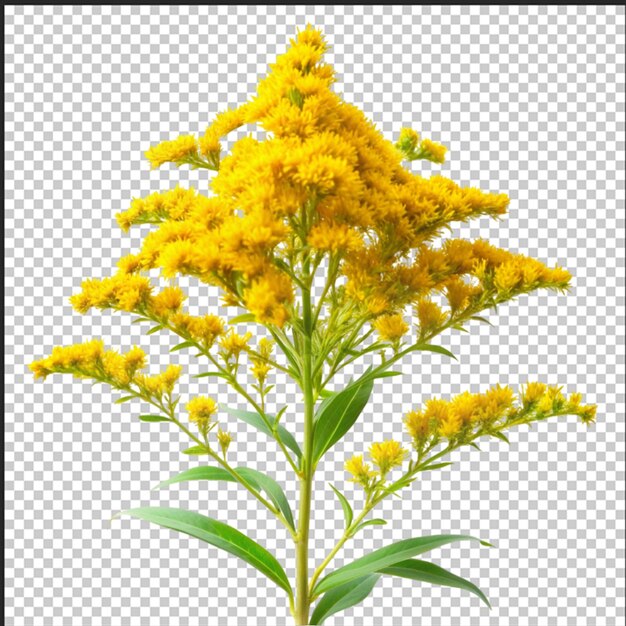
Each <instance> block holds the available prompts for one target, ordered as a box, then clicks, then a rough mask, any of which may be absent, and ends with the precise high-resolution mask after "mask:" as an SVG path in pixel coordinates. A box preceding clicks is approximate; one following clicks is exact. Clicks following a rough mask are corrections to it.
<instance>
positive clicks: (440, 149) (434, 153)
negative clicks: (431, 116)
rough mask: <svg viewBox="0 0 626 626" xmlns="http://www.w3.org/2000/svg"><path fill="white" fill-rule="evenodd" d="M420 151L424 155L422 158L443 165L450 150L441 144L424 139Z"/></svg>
mask: <svg viewBox="0 0 626 626" xmlns="http://www.w3.org/2000/svg"><path fill="white" fill-rule="evenodd" d="M420 149H421V151H422V154H423V156H422V158H424V159H428V160H429V161H432V162H433V163H443V162H444V160H445V157H446V152H447V150H448V149H447V148H446V147H445V146H442V145H441V144H440V143H435V142H434V141H431V140H430V139H422V143H421V144H420Z"/></svg>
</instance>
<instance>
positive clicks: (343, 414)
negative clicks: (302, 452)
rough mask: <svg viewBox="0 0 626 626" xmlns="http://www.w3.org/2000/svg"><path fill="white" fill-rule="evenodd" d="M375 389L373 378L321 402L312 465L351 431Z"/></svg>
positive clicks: (351, 385) (316, 423) (354, 384)
mask: <svg viewBox="0 0 626 626" xmlns="http://www.w3.org/2000/svg"><path fill="white" fill-rule="evenodd" d="M373 386H374V380H373V378H367V379H366V380H364V381H362V380H361V379H358V380H356V381H355V382H353V383H351V384H349V385H348V386H347V387H345V388H344V389H342V390H341V391H339V392H337V393H334V394H333V395H332V396H331V397H330V398H326V399H325V400H324V401H323V402H322V404H321V405H320V408H319V409H318V413H317V420H316V422H315V430H314V433H313V465H315V464H317V463H318V461H319V460H320V459H321V458H322V456H323V455H324V454H325V453H326V451H327V450H328V449H329V448H331V447H332V446H333V445H335V443H337V442H338V441H339V440H340V439H341V438H342V437H343V436H344V435H345V434H346V433H347V432H348V431H349V430H350V429H351V428H352V426H353V425H354V423H355V422H356V420H357V419H358V417H359V415H361V412H362V411H363V409H364V408H365V405H366V404H367V401H368V400H369V397H370V394H371V393H372V388H373Z"/></svg>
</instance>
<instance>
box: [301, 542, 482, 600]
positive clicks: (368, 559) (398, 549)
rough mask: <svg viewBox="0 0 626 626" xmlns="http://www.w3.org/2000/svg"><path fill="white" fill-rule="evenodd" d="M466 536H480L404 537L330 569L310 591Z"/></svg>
mask: <svg viewBox="0 0 626 626" xmlns="http://www.w3.org/2000/svg"><path fill="white" fill-rule="evenodd" d="M468 539H471V540H474V541H480V539H476V537H470V536H469V535H432V536H430V537H416V538H415V539H405V540H404V541H398V542H397V543H392V544H391V545H389V546H385V547H384V548H380V549H379V550H374V552H370V553H369V554H366V555H365V556H363V557H361V558H360V559H357V560H356V561H352V563H349V564H348V565H344V566H343V567H340V568H339V569H337V570H335V571H334V572H331V573H330V574H328V576H325V577H324V578H323V579H322V580H320V581H319V582H318V583H317V585H315V589H314V590H313V594H314V595H315V596H318V595H319V594H321V593H324V592H325V591H329V590H330V589H334V588H335V587H338V586H339V585H343V584H344V583H347V582H350V581H351V580H354V579H355V578H360V577H361V576H366V575H367V574H372V573H374V572H378V571H379V570H381V569H383V568H385V567H390V566H392V565H395V564H396V563H400V562H401V561H406V560H407V559H410V558H411V557H413V556H417V555H418V554H423V553H424V552H428V551H429V550H434V549H435V548H439V547H441V546H445V545H446V544H448V543H454V542H455V541H464V540H468ZM480 543H481V544H483V545H486V546H489V545H491V544H489V543H487V542H486V541H480Z"/></svg>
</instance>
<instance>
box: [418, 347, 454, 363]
mask: <svg viewBox="0 0 626 626" xmlns="http://www.w3.org/2000/svg"><path fill="white" fill-rule="evenodd" d="M413 350H425V351H426V352H436V353H437V354H443V355H445V356H449V357H450V358H451V359H454V360H455V361H457V360H458V359H457V358H456V357H455V356H454V354H452V352H450V350H446V349H445V348H442V347H441V346H433V345H431V344H429V343H418V344H417V345H415V346H413V349H412V350H411V352H413Z"/></svg>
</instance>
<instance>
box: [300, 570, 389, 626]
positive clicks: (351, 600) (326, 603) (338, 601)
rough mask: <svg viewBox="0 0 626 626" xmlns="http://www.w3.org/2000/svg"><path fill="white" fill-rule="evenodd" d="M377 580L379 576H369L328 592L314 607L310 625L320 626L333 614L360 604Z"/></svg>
mask: <svg viewBox="0 0 626 626" xmlns="http://www.w3.org/2000/svg"><path fill="white" fill-rule="evenodd" d="M379 578H380V575H379V574H369V575H367V576H362V577H361V578H358V579H356V580H353V581H351V582H349V583H346V584H344V585H339V587H336V588H335V589H333V590H332V591H329V592H328V593H326V594H325V595H324V597H323V598H322V599H321V600H320V601H319V603H318V605H317V606H316V607H315V611H313V615H311V620H310V623H311V624H321V623H322V622H323V621H324V620H325V619H326V618H327V617H329V616H330V615H332V614H333V613H338V612H339V611H344V610H345V609H349V608H350V607H351V606H355V605H356V604H358V603H359V602H362V601H363V600H365V598H367V596H368V595H369V594H370V593H371V591H372V589H374V587H375V586H376V583H377V582H378V579H379Z"/></svg>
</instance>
